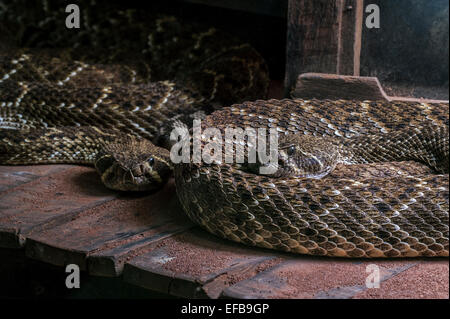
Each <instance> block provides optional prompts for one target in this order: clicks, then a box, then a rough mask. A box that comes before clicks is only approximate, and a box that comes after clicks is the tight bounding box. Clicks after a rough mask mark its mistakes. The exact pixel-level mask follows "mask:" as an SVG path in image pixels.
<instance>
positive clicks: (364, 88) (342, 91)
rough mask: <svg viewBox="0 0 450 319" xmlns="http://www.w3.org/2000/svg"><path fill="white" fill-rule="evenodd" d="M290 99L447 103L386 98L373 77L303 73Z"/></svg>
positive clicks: (395, 97) (378, 82)
mask: <svg viewBox="0 0 450 319" xmlns="http://www.w3.org/2000/svg"><path fill="white" fill-rule="evenodd" d="M291 97H292V98H301V99H313V98H315V99H320V100H326V99H329V100H339V99H344V100H360V101H364V100H372V101H405V102H406V101H407V102H417V103H441V102H443V103H448V100H432V99H420V98H408V97H401V96H388V95H387V94H386V92H385V91H384V90H383V88H382V86H381V84H380V81H378V79H377V78H375V77H363V76H346V75H336V74H324V73H305V74H301V75H300V76H299V77H298V80H297V84H296V86H295V88H294V90H293V91H292V92H291Z"/></svg>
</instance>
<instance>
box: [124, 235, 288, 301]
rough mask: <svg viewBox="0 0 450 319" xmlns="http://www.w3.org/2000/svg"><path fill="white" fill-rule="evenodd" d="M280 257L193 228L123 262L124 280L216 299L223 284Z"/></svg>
mask: <svg viewBox="0 0 450 319" xmlns="http://www.w3.org/2000/svg"><path fill="white" fill-rule="evenodd" d="M282 258H283V257H282V256H277V255H276V254H275V253H274V252H272V251H267V250H263V249H257V248H249V247H246V246H243V245H239V244H235V243H232V242H228V241H224V240H221V239H219V238H217V237H214V236H212V235H210V234H208V233H206V232H205V231H203V230H201V229H199V228H194V229H192V230H189V231H187V232H184V233H181V234H178V235H176V236H173V237H170V238H167V239H165V240H162V241H161V242H159V243H157V244H156V245H155V246H154V247H153V248H152V249H151V250H150V251H149V252H148V253H146V254H142V255H140V256H138V257H136V258H134V259H132V260H131V261H129V262H128V263H126V264H125V268H124V271H123V276H124V280H125V281H127V282H129V283H132V284H135V285H138V286H142V287H144V288H148V289H152V290H156V291H159V292H163V293H168V294H171V295H175V296H181V297H186V298H197V297H209V298H217V297H218V296H219V295H220V293H221V292H222V290H223V289H225V288H226V287H228V286H230V285H232V284H234V283H236V282H238V281H240V280H244V279H246V278H249V277H251V276H254V275H255V274H257V273H258V272H260V271H263V270H265V269H267V268H270V267H272V266H273V265H275V264H277V263H279V262H281V260H282Z"/></svg>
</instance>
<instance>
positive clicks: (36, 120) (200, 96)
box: [0, 15, 449, 257]
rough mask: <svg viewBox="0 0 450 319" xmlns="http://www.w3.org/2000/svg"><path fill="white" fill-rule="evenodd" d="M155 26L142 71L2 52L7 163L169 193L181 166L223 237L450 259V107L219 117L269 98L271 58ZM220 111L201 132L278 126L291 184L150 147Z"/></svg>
mask: <svg viewBox="0 0 450 319" xmlns="http://www.w3.org/2000/svg"><path fill="white" fill-rule="evenodd" d="M125 16H126V17H128V15H125ZM118 25H120V26H121V27H122V26H123V24H118ZM149 25H150V26H148V28H149V29H150V30H151V31H150V33H149V35H147V36H137V38H140V37H141V38H142V37H144V38H145V39H147V40H148V43H147V45H149V47H147V48H146V49H147V52H144V58H145V59H144V61H145V62H142V63H141V60H139V59H137V60H133V61H131V62H130V61H128V62H129V63H123V59H122V57H119V58H117V59H115V58H112V59H111V60H110V59H109V58H108V59H107V61H100V63H96V62H95V63H93V62H92V61H93V60H92V57H91V56H87V57H85V59H84V60H83V62H75V61H73V60H72V59H73V58H74V57H75V58H80V57H79V56H77V53H76V52H74V51H71V50H69V51H66V50H61V51H50V52H49V51H46V50H36V49H32V50H25V51H24V50H18V51H13V50H8V51H7V52H6V53H5V54H3V55H1V56H0V81H1V82H0V117H1V120H0V127H2V128H3V129H1V130H0V163H3V164H29V163H44V162H46V163H67V162H69V163H83V164H91V165H92V164H95V166H96V167H97V170H98V171H99V173H100V175H101V177H102V180H103V182H104V183H105V184H106V185H107V186H108V187H111V188H114V189H120V190H145V189H146V190H148V189H153V188H158V187H160V186H161V185H162V184H163V183H164V182H165V181H166V180H167V178H168V177H169V176H170V174H171V171H172V168H173V169H174V175H175V182H176V186H177V194H178V198H179V199H180V202H181V204H182V206H183V208H184V210H185V212H186V213H187V214H188V215H189V217H190V218H191V219H192V220H193V221H195V222H196V223H198V224H199V225H201V226H202V227H204V228H205V229H207V230H208V231H210V232H211V233H214V234H216V235H218V236H221V237H223V238H227V239H230V240H233V241H237V242H241V243H244V244H247V245H252V246H259V247H265V248H271V249H277V250H282V251H288V252H295V253H302V254H313V255H326V256H339V257H415V256H448V226H449V225H448V223H449V220H448V208H449V205H448V201H449V195H448V185H449V182H448V104H444V103H441V104H430V103H407V102H377V101H374V102H370V101H364V102H359V101H343V100H339V101H317V100H311V101H306V100H267V101H263V100H257V101H254V102H243V103H240V104H234V105H232V106H231V107H224V108H220V107H222V106H226V105H230V104H232V103H239V102H242V101H247V100H248V101H253V100H255V99H256V98H257V97H258V94H261V93H263V92H265V90H266V88H267V71H266V69H265V65H264V62H263V61H262V59H261V58H260V56H259V55H258V54H257V53H256V52H255V51H254V50H253V49H252V48H251V47H250V46H248V45H245V44H242V43H240V42H239V41H237V40H234V39H232V38H230V37H229V36H227V35H224V34H222V33H221V32H219V31H216V30H213V31H211V30H212V29H207V30H206V31H205V30H201V31H197V32H194V33H193V35H190V36H187V34H189V32H193V30H192V29H190V28H187V29H186V30H185V29H182V28H181V29H180V24H179V22H178V21H177V20H174V19H173V18H168V17H162V18H158V19H156V20H155V22H152V23H149ZM123 30H125V32H126V27H125V26H123ZM167 30H169V31H167ZM142 32H143V31H142ZM23 34H27V33H26V32H24V33H23ZM186 38H190V39H191V40H190V41H186V42H184V39H186ZM174 39H178V40H176V41H175V40H174ZM28 41H30V42H31V43H32V44H34V45H35V44H36V43H35V42H34V41H37V40H35V38H34V37H30V39H28ZM39 41H41V40H39ZM171 41H173V42H171ZM221 41H222V42H221ZM23 42H25V44H26V45H28V42H27V41H25V40H23ZM144 42H145V41H144ZM133 43H134V42H133ZM217 43H221V44H222V46H218V45H217ZM21 44H22V45H23V43H21ZM227 48H228V49H227ZM144 51H145V50H144ZM114 52H116V51H114ZM180 52H182V54H180ZM117 55H118V56H120V51H119V53H118V54H117ZM164 62H166V66H167V67H166V68H163V67H162V66H161V65H162V63H164ZM148 70H150V71H148ZM149 79H150V80H152V82H149ZM164 80H170V81H164ZM158 81H159V82H158ZM263 95H264V94H263ZM218 108H220V109H219V110H217V111H215V112H214V113H212V114H211V115H209V116H207V117H206V118H205V119H204V120H203V121H202V123H201V125H202V129H206V128H208V127H215V128H217V129H219V131H220V132H222V133H223V132H224V130H225V129H226V128H228V127H242V128H246V127H254V128H259V127H267V128H269V127H275V128H277V129H278V131H279V133H280V135H281V137H280V159H279V163H281V173H280V175H279V176H265V175H258V174H255V173H254V172H253V171H251V170H249V169H248V167H245V164H244V165H237V164H226V163H221V164H206V163H204V162H201V163H185V164H173V163H171V162H170V159H169V154H168V151H167V150H166V149H164V148H161V147H157V146H155V145H153V144H152V143H150V141H152V142H158V143H160V144H161V143H164V142H165V140H164V137H165V136H166V135H167V134H168V132H169V131H170V129H171V127H172V124H173V121H182V122H190V120H191V119H192V114H195V113H196V112H197V111H199V110H203V111H206V112H209V111H211V110H213V109H218ZM305 136H306V137H305ZM312 136H313V137H312ZM202 147H203V148H204V147H205V141H203V144H202ZM412 161H414V162H412ZM419 163H420V164H419ZM423 164H425V165H426V166H424V165H423ZM299 172H300V173H299ZM302 172H303V173H302ZM302 174H303V175H304V176H303V175H302ZM211 194H214V196H211Z"/></svg>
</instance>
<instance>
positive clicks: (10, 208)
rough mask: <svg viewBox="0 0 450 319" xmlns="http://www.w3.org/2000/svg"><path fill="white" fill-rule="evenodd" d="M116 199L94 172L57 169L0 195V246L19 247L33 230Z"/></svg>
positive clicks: (80, 168) (78, 168) (85, 169)
mask: <svg viewBox="0 0 450 319" xmlns="http://www.w3.org/2000/svg"><path fill="white" fill-rule="evenodd" d="M25 170H26V168H25ZM115 197H116V194H115V193H114V192H112V191H110V190H108V189H106V188H105V187H104V186H103V185H102V184H101V181H100V179H99V178H98V176H97V173H96V172H95V171H94V170H93V169H91V168H87V167H71V168H67V167H65V168H64V169H61V170H58V168H57V167H56V168H55V171H53V174H51V175H46V176H43V177H39V178H35V179H34V180H31V181H30V182H28V183H24V184H22V185H19V186H17V187H13V188H8V189H6V190H5V191H3V192H1V193H0V247H5V248H20V247H22V246H23V244H24V243H25V238H26V236H27V233H28V232H29V231H31V230H32V229H33V228H42V227H44V226H43V225H46V224H49V225H51V224H52V220H53V221H54V220H58V222H60V221H62V220H66V219H70V218H74V217H75V216H76V215H77V214H79V213H80V212H82V211H83V210H85V209H88V208H90V207H94V206H97V205H100V204H102V203H104V202H107V201H110V200H112V199H114V198H115Z"/></svg>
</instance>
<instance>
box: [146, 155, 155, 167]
mask: <svg viewBox="0 0 450 319" xmlns="http://www.w3.org/2000/svg"><path fill="white" fill-rule="evenodd" d="M148 163H149V164H150V166H153V164H155V159H154V158H153V157H150V158H149V159H148Z"/></svg>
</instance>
